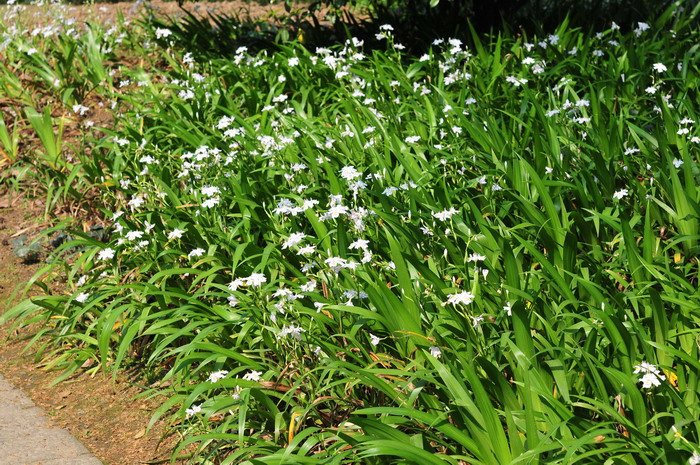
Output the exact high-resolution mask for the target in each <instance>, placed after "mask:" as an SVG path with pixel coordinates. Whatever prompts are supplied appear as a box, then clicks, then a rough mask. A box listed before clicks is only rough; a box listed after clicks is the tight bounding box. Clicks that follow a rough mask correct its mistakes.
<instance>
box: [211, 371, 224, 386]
mask: <svg viewBox="0 0 700 465" xmlns="http://www.w3.org/2000/svg"><path fill="white" fill-rule="evenodd" d="M227 374H228V371H226V370H219V371H215V372H213V373H211V374H210V375H209V378H207V381H209V382H210V383H216V382H217V381H219V380H221V379H224V378H225V377H226V375H227Z"/></svg>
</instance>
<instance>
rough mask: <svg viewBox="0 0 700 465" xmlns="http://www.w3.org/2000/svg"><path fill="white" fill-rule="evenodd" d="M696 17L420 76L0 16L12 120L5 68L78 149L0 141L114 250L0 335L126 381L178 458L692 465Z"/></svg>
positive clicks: (698, 431) (338, 53) (481, 54)
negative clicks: (32, 328) (25, 151)
mask: <svg viewBox="0 0 700 465" xmlns="http://www.w3.org/2000/svg"><path fill="white" fill-rule="evenodd" d="M699 10H700V8H698V7H695V8H693V9H691V8H686V9H685V10H680V9H678V8H669V9H667V10H666V11H664V12H662V13H661V14H659V15H658V16H656V17H653V18H649V19H648V21H647V22H641V23H638V24H635V25H634V27H633V28H632V29H622V28H620V27H618V26H617V25H608V26H607V27H606V28H605V29H601V30H599V31H597V32H595V33H587V32H585V31H581V30H579V29H577V28H572V27H570V25H569V24H567V23H566V22H564V23H562V24H561V25H560V26H559V27H558V29H557V30H556V31H555V32H554V33H552V34H549V35H545V36H528V35H518V36H515V35H511V34H509V33H507V32H506V33H503V34H500V35H497V36H479V35H477V34H474V35H473V36H472V40H473V45H472V46H470V47H467V46H465V44H464V43H463V42H462V41H461V40H459V39H455V38H450V37H445V38H444V40H438V41H435V42H434V43H433V44H432V45H431V47H430V50H429V51H428V52H427V53H425V54H424V55H422V56H419V57H412V56H410V55H406V54H405V53H404V52H403V51H402V49H403V46H402V44H401V43H400V41H399V40H397V39H396V37H395V36H394V34H393V32H392V31H393V29H394V28H393V27H392V26H391V25H383V26H381V27H379V32H378V34H379V36H378V37H377V38H376V39H377V40H381V41H382V43H383V47H382V48H381V49H374V50H371V51H369V50H365V49H364V43H363V42H362V41H361V40H359V39H355V40H348V41H347V42H346V43H344V44H339V45H336V46H333V47H329V48H318V49H315V50H308V49H307V48H306V47H304V46H303V45H302V44H300V43H299V42H298V41H295V40H289V41H281V42H280V43H279V45H278V48H277V49H276V50H274V51H268V50H260V51H255V52H253V50H252V49H250V48H246V47H245V46H240V47H239V48H237V49H235V50H234V51H233V52H234V53H233V56H232V57H225V58H216V57H209V58H207V59H197V58H196V57H195V56H194V55H193V54H192V53H191V50H189V48H188V42H187V40H189V39H188V38H187V37H186V36H184V35H183V34H182V33H180V32H179V31H178V30H176V28H175V27H173V28H172V29H171V28H166V27H164V26H163V24H162V23H155V22H153V21H152V20H144V21H143V22H141V23H140V24H139V25H134V24H126V23H124V22H122V23H121V24H120V25H119V26H115V27H113V28H109V29H105V28H103V27H101V26H99V25H97V24H88V25H87V26H86V27H85V28H83V27H77V26H71V25H70V24H63V23H61V22H57V23H56V24H55V25H54V26H53V28H51V29H48V30H46V31H45V32H46V33H45V34H32V31H31V30H24V29H23V28H21V27H16V28H12V27H9V24H7V23H5V24H6V25H5V26H3V27H2V34H3V35H2V41H1V42H0V44H2V45H1V46H2V58H1V60H2V65H1V66H0V85H2V86H3V87H4V88H5V89H7V90H8V91H9V92H13V94H12V95H13V96H12V102H13V103H12V104H13V105H16V106H20V105H21V106H22V107H24V106H29V105H30V104H31V105H32V106H36V107H40V106H41V105H42V101H32V99H31V95H33V94H31V93H30V92H29V91H28V90H27V89H26V87H25V84H24V81H19V80H18V79H16V75H15V72H16V70H18V69H23V70H26V71H25V72H26V73H30V74H31V76H32V78H33V82H34V84H33V85H35V86H37V87H38V88H42V87H43V88H48V89H51V92H52V93H53V95H61V96H62V99H61V101H62V102H63V105H64V107H63V108H65V112H66V113H67V114H69V115H67V118H68V117H69V118H70V119H71V120H75V121H78V122H80V124H81V128H82V129H81V130H82V131H84V140H85V141H86V142H85V144H86V145H87V146H88V147H89V148H90V153H89V155H86V154H76V155H75V156H74V157H73V159H71V160H68V159H66V158H65V153H66V151H65V150H64V149H63V148H62V147H63V146H62V145H60V137H58V135H60V130H58V129H56V128H59V127H60V126H59V125H58V120H56V119H55V118H56V116H55V115H53V114H52V113H51V112H50V111H48V112H47V111H46V110H45V109H42V108H36V109H35V110H33V111H28V110H24V113H22V110H21V108H17V109H16V111H14V115H16V117H15V118H14V119H13V121H12V122H11V123H7V121H8V118H7V117H6V118H5V121H6V126H5V127H7V128H8V129H7V130H6V132H7V133H8V134H11V133H12V131H13V129H12V127H16V126H17V125H22V124H24V125H25V126H26V127H29V126H31V125H33V126H32V127H34V128H35V130H36V132H37V134H39V136H40V137H39V139H37V140H39V142H41V143H42V144H43V146H42V145H37V146H36V147H35V148H34V149H33V150H34V151H33V152H31V154H33V163H34V164H35V165H37V166H38V167H43V171H41V169H39V168H37V169H39V173H40V174H41V175H43V176H47V179H48V180H50V179H54V178H52V176H55V179H57V180H60V183H58V182H57V184H56V185H60V186H66V187H65V191H61V192H63V194H62V195H64V196H65V197H67V198H81V196H82V195H83V194H84V192H88V191H90V192H93V193H94V192H99V196H94V195H93V197H92V199H93V200H92V201H93V202H99V206H100V207H101V209H102V216H103V218H105V219H106V221H107V222H108V223H109V228H110V235H109V237H107V238H105V239H104V241H100V240H97V239H95V238H93V237H90V236H88V235H86V234H84V233H82V232H81V231H74V232H73V233H72V236H73V237H72V240H70V241H67V242H65V243H63V244H61V245H59V248H58V252H57V254H56V256H55V257H54V258H53V261H52V262H51V264H49V265H47V267H46V268H45V269H44V270H42V274H41V275H40V276H38V277H37V282H38V283H42V284H41V285H43V286H44V289H45V290H46V294H45V295H43V296H39V297H35V298H32V299H30V300H27V301H26V302H24V303H22V304H20V305H19V306H17V307H15V308H14V309H12V310H11V311H9V312H8V313H6V314H5V316H4V317H3V320H13V321H15V322H16V323H15V324H26V323H37V322H40V323H42V324H43V329H42V334H44V335H46V336H49V337H50V338H51V341H52V342H53V344H54V345H52V346H50V347H56V348H57V349H56V352H50V351H46V352H45V353H46V354H47V355H48V356H49V365H50V366H55V367H58V368H62V369H64V370H65V371H64V375H63V376H69V375H70V374H71V373H74V372H76V371H77V370H81V369H85V368H84V367H90V368H89V369H90V370H113V371H116V370H120V369H124V368H125V367H138V368H139V369H140V371H141V372H142V373H143V375H144V376H145V377H146V378H147V381H148V383H149V385H150V386H151V387H150V389H149V390H148V391H147V393H148V394H150V395H153V396H161V398H162V400H163V403H162V407H161V408H160V409H159V410H158V411H157V412H156V414H155V416H154V421H155V419H157V418H159V417H162V416H165V415H167V416H171V417H172V418H173V420H174V421H173V424H174V425H175V426H174V427H175V428H177V429H178V430H179V432H180V433H181V434H182V438H183V440H182V442H181V445H180V447H179V449H178V451H175V454H177V453H179V451H180V450H184V449H185V448H187V447H192V445H196V446H197V451H198V452H197V453H196V454H194V456H193V457H192V461H193V462H195V463H202V464H204V463H206V464H214V463H216V464H230V463H247V464H262V463H280V464H281V463H319V464H320V463H324V464H331V463H337V464H340V463H348V464H349V463H356V464H384V463H422V464H426V463H429V464H443V463H450V464H464V463H473V464H477V463H478V464H492V465H502V464H508V463H521V462H528V463H542V464H570V463H583V464H600V463H606V464H623V463H625V464H632V463H635V464H636V463H643V464H653V463H673V464H680V463H691V464H697V463H698V462H699V461H700V455H698V451H700V446H699V444H698V443H699V441H700V415H699V414H700V403H698V395H699V394H700V385H699V379H698V373H700V370H699V369H700V362H699V361H698V360H699V359H700V353H699V352H700V348H699V346H698V337H699V336H700V329H699V328H698V322H699V321H700V312H699V309H700V296H699V294H698V292H697V288H698V256H699V254H698V252H699V249H698V238H699V237H700V230H699V229H698V224H699V217H700V207H699V205H700V189H699V187H698V176H699V175H700V173H699V172H698V165H697V159H698V155H699V154H700V133H698V129H697V127H698V126H697V121H698V117H699V114H698V104H699V103H700V101H699V97H698V93H697V87H698V82H699V79H700V77H699V76H698V71H699V70H698V63H699V62H700V57H699V56H698V55H699V53H700V52H699V50H698V46H697V43H698V39H699V37H700V31H699V30H698V28H697V26H696V25H695V23H694V20H695V18H696V17H697V15H698V12H699ZM127 50H128V51H129V52H128V53H129V54H128V55H127V52H126V51H127ZM120 57H122V58H120ZM123 57H130V58H131V59H124V58H123ZM133 57H136V58H137V59H133ZM60 63H63V64H64V65H63V68H60V69H62V70H64V71H61V72H60V73H58V72H56V74H51V71H52V70H55V69H57V68H56V65H57V64H60ZM67 64H70V65H71V66H68V65H67ZM29 65H31V66H29ZM83 75H87V76H89V79H88V80H89V84H88V83H86V82H85V81H84V80H81V79H79V76H83ZM55 105H59V103H58V102H55ZM103 111H108V112H109V114H110V115H111V116H112V119H110V120H105V125H104V126H103V127H101V128H95V127H94V126H95V125H93V124H91V121H93V118H94V117H95V116H96V115H98V114H99V113H100V112H103ZM20 115H26V116H25V117H22V116H20ZM52 118H54V119H52ZM52 123H53V125H52ZM7 124H9V126H7ZM45 127H48V128H49V129H42V128H45ZM52 127H53V128H54V129H53V131H55V132H50V131H51V130H52V129H51V128H52ZM42 131H43V133H44V136H41V132H42ZM57 141H58V142H57ZM0 142H2V143H3V144H5V145H4V146H3V147H4V150H5V151H6V152H8V153H10V149H12V147H13V145H12V144H13V142H12V139H11V137H10V138H8V137H3V138H2V139H0ZM57 144H59V146H58V147H57ZM42 147H43V148H42ZM12 163H13V166H20V165H21V161H20V159H19V158H16V159H13V161H12ZM68 173H70V175H67V174H68ZM73 173H74V174H73ZM66 175H67V176H66ZM60 176H65V177H60ZM68 186H70V187H68ZM52 276H64V277H66V279H67V288H66V291H67V292H59V293H50V292H49V291H50V289H51V288H50V287H49V286H48V281H49V279H50V278H51V277H52ZM47 349H48V348H47Z"/></svg>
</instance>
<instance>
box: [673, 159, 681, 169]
mask: <svg viewBox="0 0 700 465" xmlns="http://www.w3.org/2000/svg"><path fill="white" fill-rule="evenodd" d="M682 164H683V160H679V159H677V158H674V159H673V166H675V167H676V168H680V167H681V165H682Z"/></svg>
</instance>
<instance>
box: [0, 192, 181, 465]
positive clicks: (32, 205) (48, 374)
mask: <svg viewBox="0 0 700 465" xmlns="http://www.w3.org/2000/svg"><path fill="white" fill-rule="evenodd" d="M43 211H44V210H43V205H42V204H41V202H37V201H32V200H26V199H14V200H13V201H12V202H11V204H10V201H9V198H8V197H7V196H6V195H4V196H0V313H3V312H4V311H5V310H6V309H7V308H9V307H11V305H12V304H14V303H17V302H20V301H21V300H22V299H23V298H26V296H24V297H22V291H23V289H24V287H25V286H24V285H25V283H26V282H27V281H28V280H29V279H30V278H31V277H32V276H33V275H34V274H35V273H36V272H37V271H38V270H39V269H40V267H41V266H42V264H41V263H38V264H33V265H27V264H24V263H22V260H21V259H20V258H19V257H17V256H16V255H15V254H14V253H13V252H12V246H11V242H10V241H11V240H12V239H13V236H18V235H19V234H18V233H21V234H26V235H27V236H28V237H30V238H31V237H35V236H36V235H37V234H38V233H39V231H40V230H41V229H43V228H45V227H47V225H46V224H43V222H42V221H41V218H42V216H43ZM58 291H59V292H60V289H59V290H58ZM32 292H34V293H35V294H36V291H31V290H30V295H31V293H32ZM37 328H38V327H37V326H33V327H28V328H24V329H21V330H11V328H10V325H9V324H5V325H4V326H0V373H2V374H3V376H5V377H6V379H7V380H8V381H9V382H10V383H11V384H13V385H15V386H18V387H19V388H21V389H22V391H24V392H25V393H26V394H27V395H28V396H29V397H30V398H31V399H32V400H33V401H34V402H35V403H36V404H37V405H38V406H39V407H41V408H43V409H44V410H45V411H46V412H47V414H49V415H50V416H51V417H53V419H54V420H55V421H56V423H57V424H59V425H61V426H63V427H64V428H66V429H67V430H68V431H70V432H71V433H72V434H73V435H74V436H76V437H77V438H78V439H79V440H80V441H81V442H82V443H83V444H84V445H85V447H87V448H88V449H89V450H90V452H92V453H93V454H94V455H96V456H97V457H99V458H100V459H101V460H102V461H103V462H104V463H105V464H107V465H136V464H144V463H166V462H167V461H168V459H169V458H170V456H171V450H172V447H173V446H174V445H175V443H176V438H174V437H172V436H171V437H166V438H164V439H163V435H164V434H165V432H166V429H167V428H166V425H165V424H163V423H162V422H158V423H156V425H155V426H154V427H153V428H152V429H151V430H150V431H149V432H147V433H146V431H145V429H146V426H147V425H148V423H149V421H150V418H151V415H152V412H153V411H154V410H155V408H156V407H157V406H158V404H157V403H156V402H155V401H154V400H146V399H137V398H136V396H137V395H138V394H140V393H141V390H140V389H139V388H137V387H135V386H134V385H133V384H132V383H131V382H130V380H127V379H126V377H125V376H119V377H117V380H116V382H114V381H112V378H111V376H110V375H108V374H106V373H103V372H101V371H99V372H97V373H95V374H94V375H92V376H91V375H89V374H87V373H85V372H83V373H80V374H78V375H75V376H72V377H71V378H69V379H67V380H66V381H63V382H61V383H59V384H57V385H55V386H53V387H52V386H51V382H52V381H54V380H55V379H56V377H57V376H58V375H59V374H60V372H57V371H50V370H47V369H45V367H44V366H43V365H42V363H41V361H40V360H37V359H36V356H35V352H34V349H29V350H28V351H26V352H24V353H23V351H24V349H25V348H26V346H27V341H28V340H29V338H30V337H31V336H32V335H33V334H34V332H35V330H36V329H37Z"/></svg>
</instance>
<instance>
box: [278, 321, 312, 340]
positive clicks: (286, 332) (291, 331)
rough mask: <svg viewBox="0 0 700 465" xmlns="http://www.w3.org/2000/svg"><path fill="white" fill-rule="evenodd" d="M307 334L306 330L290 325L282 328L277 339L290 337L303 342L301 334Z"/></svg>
mask: <svg viewBox="0 0 700 465" xmlns="http://www.w3.org/2000/svg"><path fill="white" fill-rule="evenodd" d="M305 332H306V330H305V329H304V328H300V327H298V326H294V325H289V326H285V327H284V328H282V331H280V332H279V333H278V334H277V338H278V339H279V338H281V337H285V336H290V337H292V338H294V339H296V340H297V341H301V333H305Z"/></svg>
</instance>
